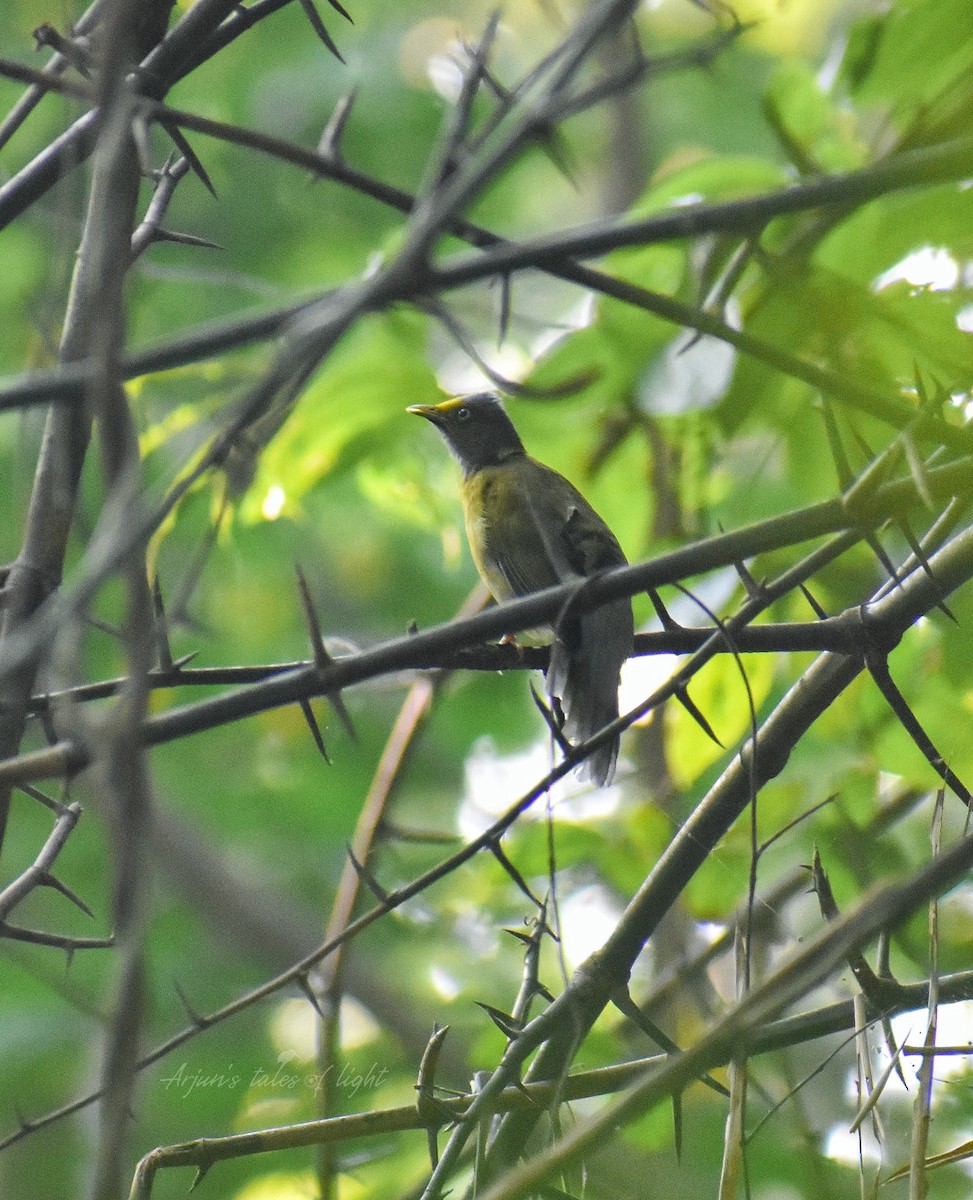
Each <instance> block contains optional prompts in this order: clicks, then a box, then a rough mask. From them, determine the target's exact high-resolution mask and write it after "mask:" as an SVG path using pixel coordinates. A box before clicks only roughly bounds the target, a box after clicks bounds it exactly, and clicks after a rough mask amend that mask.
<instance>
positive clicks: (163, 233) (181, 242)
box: [152, 225, 223, 250]
mask: <svg viewBox="0 0 973 1200" xmlns="http://www.w3.org/2000/svg"><path fill="white" fill-rule="evenodd" d="M152 241H153V242H174V243H175V244H176V245H178V246H196V247H198V248H199V249H201V250H222V249H223V247H222V246H221V245H220V244H219V242H211V241H210V239H209V238H204V237H197V236H196V235H195V234H193V233H177V232H176V231H175V230H174V229H164V228H163V227H162V226H161V225H158V226H157V227H156V228H155V229H153V231H152Z"/></svg>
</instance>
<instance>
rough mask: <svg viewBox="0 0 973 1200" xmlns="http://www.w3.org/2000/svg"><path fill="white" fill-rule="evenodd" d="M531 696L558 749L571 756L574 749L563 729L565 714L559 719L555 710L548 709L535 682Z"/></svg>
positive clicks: (531, 686)
mask: <svg viewBox="0 0 973 1200" xmlns="http://www.w3.org/2000/svg"><path fill="white" fill-rule="evenodd" d="M530 694H531V696H532V698H533V700H534V704H535V705H536V706H537V711H538V712H539V713H540V714H541V716H542V717H543V718H544V724H545V725H546V726H547V728H548V729H549V730H550V733H551V737H552V738H553V739H554V741H555V742H556V743H557V746H558V749H559V750H560V751H561V753H562V754H570V753H571V751H572V750H573V749H574V747H573V746H572V745H571V743H570V742H569V741H568V739H567V738H566V737H565V736H564V732H563V730H562V728H561V727H562V726H563V724H564V717H563V714H562V715H561V717H560V719H558V716H557V714H556V713H555V712H554V710H553V708H550V707H548V705H547V704H546V703H545V702H544V699H543V697H542V696H540V694H539V693H538V691H537V689H536V688H535V687H534V684H533V682H531V684H530Z"/></svg>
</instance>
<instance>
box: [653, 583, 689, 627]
mask: <svg viewBox="0 0 973 1200" xmlns="http://www.w3.org/2000/svg"><path fill="white" fill-rule="evenodd" d="M645 594H646V595H647V596H648V598H649V599H650V600H651V601H652V607H653V608H654V609H655V615H656V616H657V617H658V618H659V624H660V625H661V626H662V628H663V629H664V630H666V632H667V633H672V632H673V631H675V630H677V629H682V626H681V625H680V624H679V622H678V621H677V620H675V619H674V618H673V617H672V616H671V615H670V613H669V610H668V609H667V608H666V606H665V605H664V604H663V603H662V597H661V596H660V595H659V593H658V592H657V591H656V590H655V588H646V589H645Z"/></svg>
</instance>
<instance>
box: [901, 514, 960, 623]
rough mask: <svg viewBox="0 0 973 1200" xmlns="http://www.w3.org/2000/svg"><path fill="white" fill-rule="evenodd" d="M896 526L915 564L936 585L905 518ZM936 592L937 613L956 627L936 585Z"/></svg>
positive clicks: (955, 621) (918, 543)
mask: <svg viewBox="0 0 973 1200" xmlns="http://www.w3.org/2000/svg"><path fill="white" fill-rule="evenodd" d="M897 524H898V526H899V528H900V529H901V530H902V534H903V536H904V537H905V540H906V541H907V542H908V543H909V549H910V550H911V551H912V553H913V555H914V556H915V559H916V562H918V564H919V566H920V567H922V569H923V571H924V572H925V573H926V575H927V577H928V578H929V579H930V580H931V581H932V582H933V583H936V582H937V581H936V576H935V575H934V574H933V570H932V567H931V566H930V564H929V559H928V558H927V557H926V554H925V551H924V550H923V549H922V546H921V544H920V542H919V539H918V538H917V537H916V536H915V534H914V533H913V532H912V527H911V526H910V525H909V522H908V521H907V520H906V519H905V517H900V518H899V519H898V522H897ZM936 590H937V591H938V592H939V594H940V598H939V600H938V601H937V602H936V603H937V607H938V608H939V611H940V612H941V613H943V614H945V616H947V617H949V619H950V620H951V621H952V622H953V624H954V625H958V624H959V621H958V620H957V619H956V616H955V614H954V613H953V611H952V610H951V609H950V607H949V605H948V604H947V603H946V601H945V600H944V599H943V598H942V590H941V589H940V588H939V587H938V585H937V588H936Z"/></svg>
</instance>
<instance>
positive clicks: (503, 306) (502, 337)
mask: <svg viewBox="0 0 973 1200" xmlns="http://www.w3.org/2000/svg"><path fill="white" fill-rule="evenodd" d="M499 287H500V312H499V314H498V316H499V319H498V322H497V334H498V336H497V348H498V349H499V348H500V347H501V346H502V345H503V343H504V342H505V341H506V340H507V333H508V331H509V329H510V311H511V305H512V299H513V286H512V280H511V278H510V276H509V275H501V276H500V279H499Z"/></svg>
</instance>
